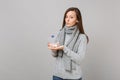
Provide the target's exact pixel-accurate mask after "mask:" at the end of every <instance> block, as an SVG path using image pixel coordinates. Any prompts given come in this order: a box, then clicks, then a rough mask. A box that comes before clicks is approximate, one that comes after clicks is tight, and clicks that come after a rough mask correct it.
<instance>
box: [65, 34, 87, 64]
mask: <svg viewBox="0 0 120 80" xmlns="http://www.w3.org/2000/svg"><path fill="white" fill-rule="evenodd" d="M86 47H87V38H86V35H85V34H81V42H80V45H79V47H78V51H77V53H75V52H73V51H72V50H70V49H69V48H68V47H66V46H65V45H64V49H63V51H64V53H65V54H66V55H67V56H68V57H69V58H70V59H71V60H73V61H74V62H75V63H77V64H80V63H81V61H82V60H83V58H84V56H85V53H86Z"/></svg>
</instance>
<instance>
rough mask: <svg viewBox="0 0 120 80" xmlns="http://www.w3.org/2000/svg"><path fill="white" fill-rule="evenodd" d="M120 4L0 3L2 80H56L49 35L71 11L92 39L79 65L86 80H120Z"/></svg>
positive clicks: (76, 0)
mask: <svg viewBox="0 0 120 80" xmlns="http://www.w3.org/2000/svg"><path fill="white" fill-rule="evenodd" d="M119 3H120V1H119V0H73V1H72V0H50V1H49V0H0V80H52V79H51V76H52V69H53V65H54V58H53V57H52V56H51V55H50V51H49V50H48V49H47V39H48V36H49V34H50V33H52V32H56V31H58V30H59V29H60V28H61V24H62V19H63V14H64V12H65V10H66V9H67V8H69V7H71V6H75V7H78V8H79V9H80V10H81V13H82V17H83V24H84V29H85V31H86V33H87V34H88V36H89V38H90V42H89V44H88V47H87V52H86V57H85V59H84V60H83V62H82V63H81V66H82V70H83V75H84V77H85V80H120V76H119V75H120V62H119V61H120V54H119V53H120V49H119V48H120V36H119V34H120V32H119V29H120V27H119V26H120V15H119V14H120V9H119V7H120V5H119Z"/></svg>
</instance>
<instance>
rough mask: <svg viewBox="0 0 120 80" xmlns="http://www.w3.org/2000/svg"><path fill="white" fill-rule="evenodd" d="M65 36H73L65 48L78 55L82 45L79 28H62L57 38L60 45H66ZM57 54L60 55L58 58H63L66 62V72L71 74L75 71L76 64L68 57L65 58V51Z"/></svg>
mask: <svg viewBox="0 0 120 80" xmlns="http://www.w3.org/2000/svg"><path fill="white" fill-rule="evenodd" d="M65 34H72V35H71V38H70V39H69V40H68V42H67V43H66V45H65V46H66V47H68V48H69V49H70V50H72V51H74V52H75V53H77V51H78V47H79V43H80V40H79V35H80V32H79V29H78V28H77V26H73V27H69V28H68V27H66V26H65V27H64V28H62V29H61V31H60V33H59V34H58V37H57V42H59V44H60V45H64V41H65ZM57 53H58V57H61V58H63V60H64V65H65V70H67V71H69V72H71V71H72V70H73V69H75V66H74V63H75V62H74V61H72V60H71V59H70V58H69V57H68V56H67V55H64V56H63V54H65V53H64V51H63V50H59V51H58V52H57Z"/></svg>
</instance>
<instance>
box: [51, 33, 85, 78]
mask: <svg viewBox="0 0 120 80" xmlns="http://www.w3.org/2000/svg"><path fill="white" fill-rule="evenodd" d="M70 37H71V34H66V37H65V44H66V42H67V41H68V40H69V39H70ZM80 39H81V42H80V45H79V47H78V52H77V53H75V52H73V51H72V50H70V49H69V48H67V47H66V46H65V45H64V49H63V51H64V54H63V57H62V58H61V57H55V58H56V59H55V66H54V71H53V75H54V76H58V77H61V78H63V79H79V78H81V77H82V72H81V68H80V63H81V61H82V60H83V58H84V56H85V53H86V47H87V38H86V35H85V34H81V37H80ZM55 54H56V53H55V52H53V53H52V55H55ZM65 56H68V57H69V58H70V59H71V60H73V61H74V62H75V64H74V65H75V67H76V69H75V70H72V72H68V71H66V70H65V69H64V63H63V58H64V57H65Z"/></svg>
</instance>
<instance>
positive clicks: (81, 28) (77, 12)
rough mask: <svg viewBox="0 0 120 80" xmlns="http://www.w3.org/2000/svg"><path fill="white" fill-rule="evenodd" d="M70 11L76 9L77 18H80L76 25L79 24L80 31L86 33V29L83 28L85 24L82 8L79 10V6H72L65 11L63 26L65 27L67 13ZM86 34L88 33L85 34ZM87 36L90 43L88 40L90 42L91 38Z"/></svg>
mask: <svg viewBox="0 0 120 80" xmlns="http://www.w3.org/2000/svg"><path fill="white" fill-rule="evenodd" d="M69 11H75V13H76V17H77V20H78V22H77V23H76V25H77V27H78V29H79V31H80V33H82V34H85V32H84V29H83V24H82V16H81V12H80V10H79V9H78V8H76V7H70V8H68V9H67V10H66V11H65V14H64V18H63V24H62V28H64V26H65V18H66V14H67V13H68V12H69ZM85 35H86V34H85ZM86 37H87V43H88V42H89V38H88V36H87V35H86Z"/></svg>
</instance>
